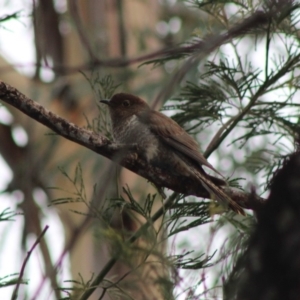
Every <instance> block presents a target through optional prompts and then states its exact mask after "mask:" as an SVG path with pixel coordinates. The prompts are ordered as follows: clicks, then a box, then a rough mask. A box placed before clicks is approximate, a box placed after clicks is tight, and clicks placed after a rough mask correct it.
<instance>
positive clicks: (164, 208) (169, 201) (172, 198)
mask: <svg viewBox="0 0 300 300" xmlns="http://www.w3.org/2000/svg"><path fill="white" fill-rule="evenodd" d="M177 197H178V194H177V193H173V194H172V195H171V196H170V197H169V198H168V199H167V200H166V201H165V203H164V204H163V205H162V206H161V208H159V209H158V210H157V212H156V213H155V214H154V215H153V216H152V217H151V218H150V220H149V221H147V222H146V223H145V224H144V225H142V226H141V227H140V229H139V230H138V231H136V232H135V233H134V234H133V235H132V236H131V237H130V238H129V239H128V240H127V242H128V243H131V244H132V243H134V242H135V241H136V240H137V239H138V238H139V237H140V236H141V235H142V234H143V233H144V232H145V230H147V229H148V228H149V226H151V225H152V224H153V223H155V221H157V220H158V219H159V218H160V217H161V216H163V215H164V213H165V212H166V211H167V210H168V209H169V208H170V207H171V206H172V204H173V203H174V201H175V199H176V198H177ZM117 260H118V255H117V254H116V255H115V256H114V257H112V258H111V259H110V260H109V261H108V262H107V264H106V265H105V266H104V267H103V269H102V270H101V272H100V273H99V274H98V276H97V277H96V278H95V279H94V281H93V282H92V283H91V287H90V288H89V289H88V290H87V291H85V292H84V294H83V295H82V296H81V297H80V300H86V299H88V298H89V297H90V296H91V295H92V293H93V292H94V291H95V290H96V288H97V287H98V286H99V284H100V283H101V282H102V281H103V279H104V278H105V276H106V275H107V274H108V272H109V271H110V270H111V268H112V267H113V266H114V265H115V263H116V262H117Z"/></svg>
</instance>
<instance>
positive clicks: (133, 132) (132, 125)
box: [113, 115, 159, 161]
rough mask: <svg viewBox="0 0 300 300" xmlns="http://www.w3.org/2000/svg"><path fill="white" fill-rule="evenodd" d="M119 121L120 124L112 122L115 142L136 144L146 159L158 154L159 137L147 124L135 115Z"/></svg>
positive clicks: (151, 158)
mask: <svg viewBox="0 0 300 300" xmlns="http://www.w3.org/2000/svg"><path fill="white" fill-rule="evenodd" d="M121 123H122V125H121V126H120V123H119V124H113V134H114V138H115V140H116V142H118V143H120V144H126V145H131V144H136V145H137V146H138V147H139V148H140V149H141V150H142V152H143V153H144V154H145V157H146V159H147V160H148V161H151V160H153V159H155V158H156V157H157V156H158V155H159V154H158V151H159V139H158V137H157V136H155V135H154V134H153V133H152V132H151V130H150V128H149V126H147V125H146V124H144V123H142V122H140V121H139V119H138V118H137V116H135V115H133V116H132V117H130V118H128V119H127V120H126V121H125V122H121Z"/></svg>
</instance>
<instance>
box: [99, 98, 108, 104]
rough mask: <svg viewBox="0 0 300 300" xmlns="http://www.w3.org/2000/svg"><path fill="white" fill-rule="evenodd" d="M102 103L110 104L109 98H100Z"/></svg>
mask: <svg viewBox="0 0 300 300" xmlns="http://www.w3.org/2000/svg"><path fill="white" fill-rule="evenodd" d="M100 102H101V103H104V104H106V105H109V100H107V99H103V100H100Z"/></svg>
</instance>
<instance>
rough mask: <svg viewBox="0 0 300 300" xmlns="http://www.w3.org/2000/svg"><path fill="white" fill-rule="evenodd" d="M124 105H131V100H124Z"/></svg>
mask: <svg viewBox="0 0 300 300" xmlns="http://www.w3.org/2000/svg"><path fill="white" fill-rule="evenodd" d="M122 105H123V106H124V107H128V106H130V102H129V100H124V101H123V103H122Z"/></svg>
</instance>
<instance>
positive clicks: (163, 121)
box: [137, 110, 223, 177]
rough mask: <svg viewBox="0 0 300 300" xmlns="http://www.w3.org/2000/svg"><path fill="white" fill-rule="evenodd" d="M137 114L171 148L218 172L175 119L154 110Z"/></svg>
mask: <svg viewBox="0 0 300 300" xmlns="http://www.w3.org/2000/svg"><path fill="white" fill-rule="evenodd" d="M149 112H151V113H149ZM137 116H138V118H139V119H140V120H141V122H144V123H145V124H147V125H150V129H151V131H152V132H153V133H154V134H156V135H158V136H159V137H160V138H161V139H162V140H163V141H164V142H165V143H166V144H168V145H169V146H171V147H172V148H173V149H175V150H176V151H179V152H181V153H183V154H184V155H186V156H187V157H189V158H191V159H193V160H194V161H196V162H198V163H199V164H200V165H204V166H206V167H208V168H210V169H212V170H213V171H214V172H216V173H218V174H220V173H219V172H218V171H217V170H216V169H215V168H214V167H213V166H212V165H211V164H210V163H209V162H208V161H207V160H206V158H205V157H204V156H203V155H202V154H201V152H200V151H199V146H198V144H197V142H196V141H195V140H194V139H193V138H192V137H191V136H190V135H189V134H188V133H187V132H186V131H185V130H184V129H183V128H181V127H180V126H179V125H178V124H177V123H176V122H175V121H173V120H172V119H170V118H168V117H167V116H165V115H163V114H162V113H160V112H158V111H154V110H151V111H143V112H141V113H140V114H138V115H137ZM220 175H221V174H220ZM221 176H222V175H221ZM222 177H223V176H222Z"/></svg>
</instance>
